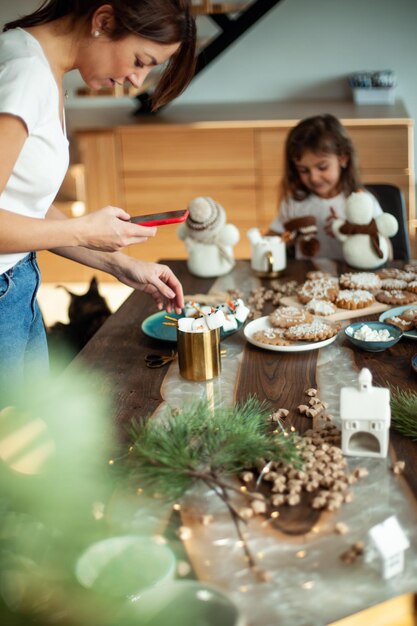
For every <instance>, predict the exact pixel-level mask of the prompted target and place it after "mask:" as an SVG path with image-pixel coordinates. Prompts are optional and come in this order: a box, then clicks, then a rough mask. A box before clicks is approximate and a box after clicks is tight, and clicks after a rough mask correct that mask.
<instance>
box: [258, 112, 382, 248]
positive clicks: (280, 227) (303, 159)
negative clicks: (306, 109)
mask: <svg viewBox="0 0 417 626" xmlns="http://www.w3.org/2000/svg"><path fill="white" fill-rule="evenodd" d="M360 187H361V182H360V178H359V173H358V167H357V162H356V154H355V150H354V147H353V144H352V141H351V139H350V137H349V136H348V134H347V132H346V130H345V129H344V128H343V126H342V125H341V123H340V122H339V120H337V119H336V118H335V117H333V115H329V114H325V115H318V116H315V117H310V118H307V119H304V120H302V121H301V122H299V124H297V126H295V127H294V128H293V129H292V130H291V131H290V133H289V135H288V137H287V141H286V145H285V170H284V178H283V180H282V183H281V198H282V201H281V203H280V207H279V215H278V217H277V218H276V219H275V220H274V221H273V222H272V224H271V225H270V227H269V230H270V231H271V232H274V233H283V232H285V231H286V230H287V229H288V222H290V221H292V220H296V219H297V218H306V219H305V222H306V226H307V229H306V232H308V231H309V229H310V232H311V231H313V232H314V227H312V225H311V224H309V225H308V222H314V219H312V218H315V224H316V226H317V233H316V234H315V237H317V239H318V244H319V245H317V247H316V250H318V251H317V252H316V255H317V256H319V257H327V258H329V259H343V255H342V244H341V243H340V241H338V240H337V239H336V238H335V237H334V235H333V233H332V230H331V223H332V221H333V220H334V219H335V218H336V217H337V218H341V219H344V218H345V202H346V198H347V196H349V195H350V194H351V193H352V192H354V191H357V190H358V188H360ZM369 195H371V194H369ZM372 198H373V199H374V206H373V216H374V217H376V216H377V215H380V214H381V213H382V209H381V207H380V206H379V204H378V202H377V200H376V199H375V198H374V196H372ZM296 256H297V258H306V256H304V255H303V254H302V252H301V250H300V247H299V246H296Z"/></svg>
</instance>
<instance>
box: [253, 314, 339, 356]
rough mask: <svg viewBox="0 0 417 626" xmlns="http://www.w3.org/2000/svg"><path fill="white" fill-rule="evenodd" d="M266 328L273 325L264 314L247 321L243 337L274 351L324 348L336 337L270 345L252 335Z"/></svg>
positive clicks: (259, 346) (303, 350)
mask: <svg viewBox="0 0 417 626" xmlns="http://www.w3.org/2000/svg"><path fill="white" fill-rule="evenodd" d="M267 328H273V327H272V326H271V323H270V321H269V316H268V315H265V316H264V317H260V318H258V319H257V320H253V322H249V324H247V325H246V326H245V330H244V333H245V337H246V339H247V340H248V341H249V343H251V344H253V345H254V346H257V347H258V348H264V350H273V351H274V352H305V351H306V350H318V349H319V348H324V346H328V345H329V344H330V343H333V341H334V340H335V339H336V337H337V334H336V335H335V336H334V337H330V339H324V340H323V341H298V342H297V343H294V344H292V345H290V346H271V345H270V344H268V343H261V342H260V341H256V340H255V339H253V335H254V334H255V333H256V332H257V331H258V330H266V329H267Z"/></svg>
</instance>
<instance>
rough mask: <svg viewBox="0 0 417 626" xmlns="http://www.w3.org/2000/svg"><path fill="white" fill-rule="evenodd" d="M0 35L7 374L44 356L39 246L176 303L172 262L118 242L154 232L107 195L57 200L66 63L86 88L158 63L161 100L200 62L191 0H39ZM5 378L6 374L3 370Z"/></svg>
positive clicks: (1, 282)
mask: <svg viewBox="0 0 417 626" xmlns="http://www.w3.org/2000/svg"><path fill="white" fill-rule="evenodd" d="M4 30H5V31H6V32H4V33H3V34H2V35H0V355H1V356H0V359H1V360H0V368H1V370H2V371H3V373H5V377H4V379H3V382H4V380H10V377H11V376H13V377H14V378H17V379H20V380H21V379H23V374H24V371H25V369H27V368H28V367H29V366H30V365H31V364H33V363H36V366H37V367H38V368H39V366H40V365H43V366H47V362H48V356H47V345H46V336H45V329H44V325H43V321H42V318H41V314H40V312H39V308H38V305H37V303H36V292H37V289H38V286H39V269H38V267H37V263H36V251H37V250H51V251H52V252H54V253H56V254H59V255H60V256H64V257H66V258H68V259H72V260H74V261H78V262H79V263H82V264H84V265H88V266H89V267H93V268H95V269H99V270H104V271H106V272H108V273H109V274H111V275H113V276H115V277H116V278H118V280H120V281H121V282H122V283H124V284H126V285H129V286H130V287H134V288H135V289H139V290H142V291H145V292H146V293H148V294H150V295H151V296H152V297H153V298H154V300H155V301H156V304H157V306H158V308H159V309H162V308H163V307H166V308H167V310H168V311H169V310H172V309H174V310H177V311H178V310H179V309H181V307H182V306H183V294H182V288H181V285H180V283H179V281H178V280H177V278H176V277H175V276H174V274H173V273H172V271H171V270H170V269H169V268H168V267H166V266H164V265H160V264H156V263H145V262H141V261H138V260H135V259H133V258H131V257H129V256H127V255H126V254H123V253H122V252H121V249H122V248H124V247H125V246H129V245H131V244H137V243H142V242H145V241H146V240H147V238H148V237H153V236H155V234H156V229H155V228H146V227H143V226H138V225H136V224H132V223H131V222H129V221H128V220H129V218H130V216H129V214H128V213H126V211H124V210H123V209H122V208H118V207H112V206H107V207H105V208H103V209H101V210H99V211H95V212H92V213H89V214H88V215H86V216H83V217H79V218H72V219H69V218H67V217H66V216H65V215H63V214H62V213H61V212H60V211H59V210H58V209H56V208H55V207H54V206H53V205H52V202H53V199H54V198H55V196H56V193H57V191H58V189H59V187H60V185H61V183H62V180H63V178H64V175H65V172H66V170H67V167H68V160H69V157H68V141H67V138H66V135H65V120H64V113H63V88H62V81H63V77H64V74H65V73H66V72H68V71H70V70H73V69H78V70H79V72H80V74H81V76H82V78H83V79H84V81H85V82H86V84H87V85H88V86H89V87H90V88H92V89H100V88H101V87H108V86H110V85H113V84H115V83H118V84H122V83H124V82H125V81H127V82H129V83H131V84H132V85H133V86H134V87H140V85H141V84H142V83H143V81H144V80H145V78H146V76H147V74H148V73H149V71H150V70H151V69H152V68H153V67H155V66H157V65H160V64H165V69H164V71H163V72H162V74H161V78H160V80H159V83H158V85H157V87H156V90H155V92H154V94H153V100H152V104H153V109H154V110H156V109H157V108H158V107H159V106H161V105H162V104H165V103H167V102H169V101H170V100H172V98H174V97H175V96H177V95H178V94H179V93H181V91H182V90H183V89H184V88H185V87H186V85H187V84H188V82H189V80H190V78H191V76H192V73H193V69H194V63H195V38H196V31H195V22H194V19H193V17H192V16H191V14H190V2H189V1H188V0H109V2H106V3H103V0H45V2H44V3H43V4H42V6H41V7H40V8H39V9H38V10H37V11H35V12H34V13H32V14H30V15H27V16H25V17H23V18H21V19H18V20H16V21H14V22H10V23H8V24H6V26H5V28H4ZM0 382H1V381H0Z"/></svg>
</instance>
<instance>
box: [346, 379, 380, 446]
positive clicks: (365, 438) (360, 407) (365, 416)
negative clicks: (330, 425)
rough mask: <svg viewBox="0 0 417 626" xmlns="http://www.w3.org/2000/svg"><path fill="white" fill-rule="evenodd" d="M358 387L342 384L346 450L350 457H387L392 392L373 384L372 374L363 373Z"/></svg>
mask: <svg viewBox="0 0 417 626" xmlns="http://www.w3.org/2000/svg"><path fill="white" fill-rule="evenodd" d="M358 383H359V385H358V387H342V389H341V391H340V418H341V420H342V452H343V454H346V455H347V456H368V457H386V456H387V452H388V441H389V426H390V423H391V407H390V391H389V389H386V388H383V387H374V386H373V385H372V374H371V372H370V371H369V370H368V369H366V368H364V369H362V370H361V371H360V372H359V376H358Z"/></svg>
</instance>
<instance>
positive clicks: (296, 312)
mask: <svg viewBox="0 0 417 626" xmlns="http://www.w3.org/2000/svg"><path fill="white" fill-rule="evenodd" d="M312 319H313V316H312V315H311V313H309V312H308V311H306V310H305V309H303V308H301V307H299V306H281V307H279V308H278V309H276V310H275V311H274V312H273V313H271V315H270V316H269V321H270V322H271V324H272V326H274V327H275V328H290V326H295V325H296V324H304V323H306V322H311V321H312Z"/></svg>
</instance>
